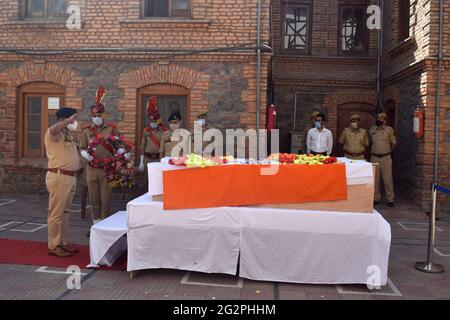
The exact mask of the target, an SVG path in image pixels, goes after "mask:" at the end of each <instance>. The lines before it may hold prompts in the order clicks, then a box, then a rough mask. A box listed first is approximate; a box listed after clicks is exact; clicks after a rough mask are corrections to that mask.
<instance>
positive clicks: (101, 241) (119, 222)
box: [88, 211, 128, 268]
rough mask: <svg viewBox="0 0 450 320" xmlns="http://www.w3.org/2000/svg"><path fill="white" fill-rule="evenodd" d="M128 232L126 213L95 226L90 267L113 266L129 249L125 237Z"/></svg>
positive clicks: (92, 234)
mask: <svg viewBox="0 0 450 320" xmlns="http://www.w3.org/2000/svg"><path fill="white" fill-rule="evenodd" d="M127 232H128V226H127V212H126V211H119V212H117V213H115V214H113V215H112V216H109V217H108V218H106V219H104V220H102V221H100V222H98V223H96V224H94V225H93V226H92V227H91V234H90V237H89V252H90V257H91V263H90V264H89V265H88V267H90V268H96V267H98V266H99V265H107V266H109V267H110V266H112V265H113V263H114V261H116V260H117V258H119V257H120V255H121V254H122V253H123V252H124V251H125V250H126V249H127V240H126V238H125V237H124V235H126V234H127Z"/></svg>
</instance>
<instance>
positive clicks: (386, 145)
mask: <svg viewBox="0 0 450 320" xmlns="http://www.w3.org/2000/svg"><path fill="white" fill-rule="evenodd" d="M386 119H387V115H386V113H384V112H382V113H380V114H378V116H377V120H376V125H375V126H373V127H372V128H370V130H369V142H370V153H371V158H370V162H372V163H378V166H377V169H376V174H375V204H378V203H379V202H380V199H381V195H380V173H381V178H382V179H383V184H384V191H385V194H386V198H387V200H388V205H389V207H393V206H394V196H395V194H394V182H393V179H392V157H391V154H392V151H393V150H394V148H395V145H396V144H397V141H396V139H395V133H394V129H393V128H391V127H389V126H387V125H386Z"/></svg>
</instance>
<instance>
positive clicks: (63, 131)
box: [44, 108, 80, 257]
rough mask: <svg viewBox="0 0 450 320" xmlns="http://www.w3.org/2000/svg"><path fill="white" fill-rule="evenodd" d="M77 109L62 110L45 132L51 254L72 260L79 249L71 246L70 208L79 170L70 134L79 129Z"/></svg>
mask: <svg viewBox="0 0 450 320" xmlns="http://www.w3.org/2000/svg"><path fill="white" fill-rule="evenodd" d="M76 112H77V111H76V110H75V109H72V108H62V109H60V110H58V111H57V112H56V118H57V122H56V124H54V125H53V126H51V127H50V128H49V129H48V130H47V132H46V133H45V138H44V143H45V151H46V153H47V158H48V172H47V176H46V178H45V184H46V186H47V191H48V193H49V205H48V208H49V211H48V220H47V226H48V254H49V255H53V256H58V257H69V256H71V255H72V254H73V253H75V252H77V251H78V250H77V249H76V248H75V247H73V246H71V245H69V243H68V227H69V216H70V213H69V209H70V206H71V205H72V199H73V196H74V194H75V190H76V183H77V179H76V173H77V171H78V170H79V168H80V159H79V155H78V145H77V142H76V141H75V139H74V137H73V136H72V134H71V133H70V132H71V131H75V130H76V129H77V125H78V123H77V121H76Z"/></svg>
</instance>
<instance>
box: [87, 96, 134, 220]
mask: <svg viewBox="0 0 450 320" xmlns="http://www.w3.org/2000/svg"><path fill="white" fill-rule="evenodd" d="M104 95H105V90H104V89H103V88H102V87H100V88H99V90H98V91H97V101H96V104H95V105H93V106H92V107H91V116H92V124H91V125H89V126H87V127H86V128H84V129H83V131H82V138H81V144H80V150H81V152H80V153H81V156H82V157H83V158H85V159H86V160H87V161H88V165H87V167H86V180H87V185H88V190H89V199H90V202H91V212H92V220H93V222H94V224H95V223H97V222H99V221H100V220H102V219H105V218H107V217H108V216H109V215H110V214H111V194H112V188H111V186H110V184H109V182H108V177H107V172H106V171H105V169H109V167H107V160H108V159H111V158H112V157H113V155H114V154H115V153H116V152H117V153H119V154H125V153H126V152H127V150H126V149H125V146H123V147H121V148H117V150H116V146H113V145H111V143H110V142H108V140H107V139H105V138H106V137H108V136H111V135H112V136H117V137H119V136H120V133H119V132H118V129H117V127H116V126H115V125H114V124H111V123H105V121H104V118H105V107H104V105H103V104H102V103H101V101H102V100H103V97H104ZM92 143H95V147H92V148H91V147H90V144H92ZM126 155H128V157H129V154H128V153H127V154H126Z"/></svg>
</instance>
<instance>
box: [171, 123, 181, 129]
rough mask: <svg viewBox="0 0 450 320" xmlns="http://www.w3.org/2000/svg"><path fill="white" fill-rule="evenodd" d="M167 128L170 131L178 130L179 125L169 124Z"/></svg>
mask: <svg viewBox="0 0 450 320" xmlns="http://www.w3.org/2000/svg"><path fill="white" fill-rule="evenodd" d="M169 127H170V130H176V129H178V128H180V124H179V123H170V124H169Z"/></svg>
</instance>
